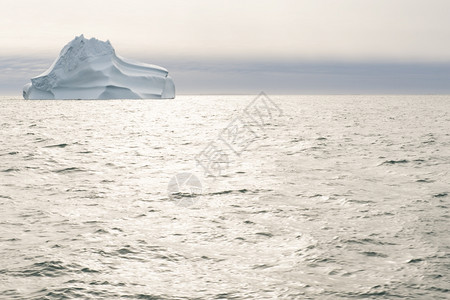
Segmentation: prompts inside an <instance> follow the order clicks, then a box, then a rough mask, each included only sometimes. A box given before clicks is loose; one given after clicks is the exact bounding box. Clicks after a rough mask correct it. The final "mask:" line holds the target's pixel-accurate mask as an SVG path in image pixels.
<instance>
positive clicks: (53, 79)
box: [23, 34, 175, 99]
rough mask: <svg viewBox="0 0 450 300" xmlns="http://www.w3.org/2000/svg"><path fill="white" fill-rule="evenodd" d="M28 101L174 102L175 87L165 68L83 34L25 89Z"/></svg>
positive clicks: (108, 42)
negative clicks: (124, 54) (129, 57)
mask: <svg viewBox="0 0 450 300" xmlns="http://www.w3.org/2000/svg"><path fill="white" fill-rule="evenodd" d="M23 97H24V98H25V99H124V98H128V99H143V98H174V97H175V85H174V84H173V80H172V78H171V77H170V76H169V74H168V71H167V70H166V69H164V68H162V67H159V66H155V65H150V64H144V63H139V62H134V61H131V60H127V59H124V58H122V57H120V56H118V55H116V52H115V50H114V48H113V46H112V45H111V42H110V41H109V40H107V41H106V42H104V41H100V40H98V39H96V38H90V39H87V38H85V37H84V35H83V34H81V35H80V36H77V37H75V38H74V39H73V40H72V41H70V42H69V43H68V44H67V45H65V46H64V47H63V49H62V50H61V52H60V53H59V56H58V57H57V58H56V60H55V61H54V62H53V64H52V65H51V66H50V68H49V69H48V70H47V71H45V72H44V73H42V74H41V75H39V76H37V77H34V78H32V79H31V83H28V84H26V85H25V86H24V89H23Z"/></svg>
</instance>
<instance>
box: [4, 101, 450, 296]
mask: <svg viewBox="0 0 450 300" xmlns="http://www.w3.org/2000/svg"><path fill="white" fill-rule="evenodd" d="M269 97H270V99H272V100H273V102H274V103H275V104H276V105H277V106H278V108H279V109H280V111H275V110H274V111H273V112H274V113H273V114H272V115H271V118H270V119H266V120H265V121H264V126H263V127H258V128H254V129H255V131H254V132H253V133H256V134H254V135H252V133H249V132H247V133H246V134H247V135H246V139H245V141H246V142H245V146H246V147H243V148H245V149H239V151H237V153H235V152H232V151H229V149H225V150H223V153H222V154H224V155H225V156H223V157H221V160H220V161H218V162H217V161H216V163H217V164H215V165H214V166H215V167H216V168H215V169H214V170H216V171H217V170H218V169H219V168H218V167H220V169H219V171H220V174H219V175H218V176H212V174H208V173H205V172H204V169H203V168H202V165H200V164H198V161H197V160H199V157H202V154H205V153H209V154H211V149H213V148H211V147H212V146H214V145H216V146H217V144H220V143H222V142H223V139H224V137H225V139H227V138H230V135H224V134H223V133H224V131H223V130H224V129H229V128H230V126H229V123H230V122H231V121H233V120H234V122H239V121H242V120H243V119H245V118H246V117H247V116H248V115H246V114H245V112H244V110H245V108H246V106H247V105H248V104H249V103H251V101H252V100H253V99H254V98H255V96H253V95H252V96H179V97H177V98H176V99H175V100H163V101H161V100H111V101H109V100H108V101H55V100H52V101H26V100H21V99H18V98H13V99H10V98H5V97H4V98H1V99H0V105H1V109H0V298H1V299H119V298H120V299H353V298H357V299H364V298H367V299H379V298H382V299H388V298H389V299H393V298H403V299H448V298H449V297H450V296H449V295H450V294H449V292H450V283H449V282H450V280H449V277H450V225H449V221H450V214H449V205H450V203H449V202H450V175H449V170H450V96H418V95H415V96H344V95H342V96H271V95H269ZM279 112H282V113H279ZM234 124H236V123H234ZM248 134H250V135H248ZM220 137H222V139H220ZM220 145H222V146H223V145H224V144H223V143H222V144H220ZM241 145H243V144H241ZM216 150H217V149H216ZM235 150H236V149H235ZM208 151H209V152H208ZM216 152H217V151H216ZM208 157H210V156H208ZM196 159H197V160H196ZM199 161H200V160H199ZM183 172H185V173H186V172H187V173H192V174H194V176H196V177H197V178H198V179H199V181H200V183H201V187H200V186H198V188H199V189H201V191H199V190H197V191H196V193H195V194H190V193H189V190H187V192H186V191H185V192H183V193H179V194H178V195H177V197H172V195H171V194H170V195H169V194H168V184H169V182H170V181H171V179H173V178H174V176H176V175H177V174H179V173H183ZM215 175H217V174H215ZM180 199H181V200H186V201H187V202H186V201H180Z"/></svg>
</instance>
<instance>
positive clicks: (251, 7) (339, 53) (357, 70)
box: [0, 0, 450, 94]
mask: <svg viewBox="0 0 450 300" xmlns="http://www.w3.org/2000/svg"><path fill="white" fill-rule="evenodd" d="M1 6H2V9H1V10H0V28H1V30H0V45H1V47H0V71H1V73H0V93H15V91H16V90H17V89H19V91H18V92H17V94H20V93H21V86H22V85H23V84H25V83H26V82H28V81H29V78H30V77H33V76H36V75H39V74H40V73H41V72H42V71H44V70H45V69H46V68H47V67H48V66H50V64H51V63H52V61H53V59H55V58H56V56H57V55H58V53H59V51H60V50H61V48H62V47H63V46H64V45H65V44H66V43H68V42H69V41H70V40H72V39H73V38H74V37H75V36H76V35H80V34H81V33H84V34H85V36H86V37H96V38H99V39H102V40H106V39H109V40H110V41H111V43H112V44H113V46H114V47H115V49H116V52H117V53H118V54H120V55H122V56H125V57H128V58H133V59H137V60H142V61H144V62H148V63H154V64H159V65H162V66H164V67H166V68H168V69H169V71H170V72H171V73H172V74H173V77H174V80H175V84H176V86H177V90H178V93H254V92H257V91H259V90H265V91H266V92H269V93H270V92H272V93H322V92H323V93H450V75H449V74H450V51H449V49H450V18H449V17H448V16H449V15H448V12H450V1H449V0H427V1H425V0H370V1H369V0H339V1H337V0H272V1H268V0H228V1H225V0H223V1H219V0H190V1H185V0H165V1H149V0H146V1H145V0H127V1H122V0H119V1H117V0H116V1H114V0H109V1H106V0H89V1H88V0H78V1H70V2H68V1H56V0H40V1H31V0H29V1H27V0H2V1H1Z"/></svg>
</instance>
